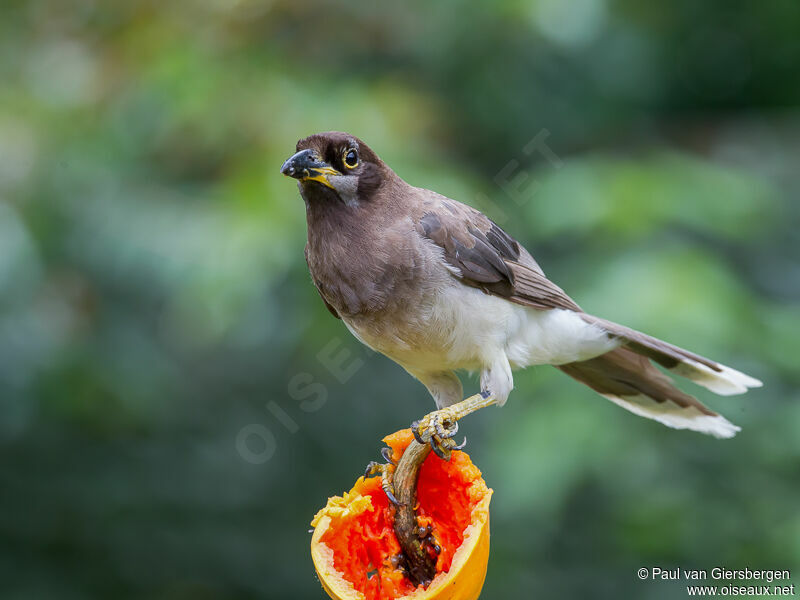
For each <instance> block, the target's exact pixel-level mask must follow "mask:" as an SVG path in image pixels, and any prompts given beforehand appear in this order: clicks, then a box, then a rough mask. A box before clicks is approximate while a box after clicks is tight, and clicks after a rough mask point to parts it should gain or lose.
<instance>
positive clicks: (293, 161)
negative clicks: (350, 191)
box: [281, 150, 330, 179]
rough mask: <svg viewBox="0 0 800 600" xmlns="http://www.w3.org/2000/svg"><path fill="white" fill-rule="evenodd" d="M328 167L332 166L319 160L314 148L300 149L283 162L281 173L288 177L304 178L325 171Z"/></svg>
mask: <svg viewBox="0 0 800 600" xmlns="http://www.w3.org/2000/svg"><path fill="white" fill-rule="evenodd" d="M328 169H330V167H329V166H328V165H327V164H325V163H324V162H322V161H321V160H319V159H318V158H317V156H316V154H315V153H314V151H313V150H300V152H298V153H297V154H295V155H294V156H292V157H290V158H288V159H287V160H286V162H285V163H283V166H282V167H281V173H282V174H283V175H286V176H287V177H294V178H295V179H303V178H305V177H309V176H314V175H317V174H319V173H320V172H325V171H327V170H328Z"/></svg>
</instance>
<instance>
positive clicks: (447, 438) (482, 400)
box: [411, 391, 497, 460]
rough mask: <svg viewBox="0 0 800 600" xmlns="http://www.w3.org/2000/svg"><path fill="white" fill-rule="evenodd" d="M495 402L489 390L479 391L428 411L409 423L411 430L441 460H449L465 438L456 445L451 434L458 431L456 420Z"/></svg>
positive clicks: (461, 445) (459, 448)
mask: <svg viewBox="0 0 800 600" xmlns="http://www.w3.org/2000/svg"><path fill="white" fill-rule="evenodd" d="M496 402H497V398H495V396H494V395H493V394H492V393H491V392H489V391H485V392H481V393H480V394H475V395H474V396H470V397H469V398H467V399H466V400H462V401H461V402H457V403H456V404H453V405H452V406H448V407H447V408H442V409H439V410H435V411H433V412H432V413H428V414H427V415H425V416H424V417H422V419H420V420H419V421H414V422H413V423H412V424H411V431H412V432H413V433H414V437H415V438H416V439H417V441H418V442H419V443H420V444H430V445H431V448H432V449H433V451H434V452H435V453H436V454H437V455H438V456H439V458H441V459H443V460H450V453H451V452H452V451H453V450H461V448H463V447H464V445H465V444H466V443H467V439H466V438H464V441H463V442H462V443H461V444H458V445H456V442H455V440H454V439H453V436H454V435H455V434H456V433H457V432H458V421H459V419H462V418H464V417H466V416H467V415H469V414H471V413H474V412H475V411H476V410H480V409H481V408H484V407H486V406H491V405H492V404H495V403H496Z"/></svg>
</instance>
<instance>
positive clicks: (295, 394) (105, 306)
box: [0, 0, 800, 600]
mask: <svg viewBox="0 0 800 600" xmlns="http://www.w3.org/2000/svg"><path fill="white" fill-rule="evenodd" d="M798 31H800V4H798V3H797V2H795V1H794V0H776V1H774V2H763V3H743V2H727V1H722V0H720V1H716V2H695V1H693V0H679V1H676V2H659V3H638V2H632V1H630V0H627V1H625V0H569V1H564V0H535V1H532V2H523V1H519V0H503V1H499V2H475V3H471V4H466V3H457V2H453V1H451V0H444V1H440V2H436V3H427V2H406V3H391V4H389V3H385V4H384V3H373V4H368V3H355V2H343V1H339V0H330V1H319V2H302V1H299V0H296V1H286V0H274V1H272V0H202V1H196V2H189V1H183V2H169V1H162V2H154V1H136V2H102V1H100V0H95V1H76V0H64V1H61V2H55V1H52V2H43V1H37V0H31V1H26V2H22V1H19V0H5V1H4V2H3V4H2V6H1V7H0V76H1V77H2V79H0V81H2V83H0V597H2V598H3V599H4V600H12V599H13V600H17V599H24V600H29V599H39V598H58V599H65V600H71V599H79V598H156V599H183V598H187V599H188V598H192V599H222V598H225V599H227V598H237V599H239V598H322V597H323V594H322V591H321V588H320V586H319V583H318V582H317V581H316V578H315V575H314V571H313V568H312V565H311V561H310V556H309V552H308V544H309V540H310V535H309V534H308V533H307V532H308V528H309V521H310V519H311V517H312V515H313V514H314V512H315V511H316V510H317V509H318V508H319V507H320V506H322V505H323V504H324V503H325V500H326V498H327V497H328V496H329V495H333V494H338V493H341V492H342V491H343V490H344V489H348V488H349V487H350V485H351V483H352V481H353V480H354V478H355V477H356V475H357V474H358V473H360V472H361V471H362V470H363V467H364V466H365V464H366V463H367V461H369V460H372V459H376V458H378V450H379V448H380V446H381V443H380V441H379V440H380V438H381V437H382V436H383V435H385V434H387V433H389V432H392V431H394V430H396V429H399V428H402V427H406V426H407V425H408V424H409V423H410V421H411V420H413V419H415V418H418V417H419V416H421V415H422V414H424V413H425V412H427V411H428V410H431V409H432V407H433V404H432V402H431V401H430V399H429V398H428V396H427V393H426V392H425V390H424V388H423V387H422V386H421V385H420V384H418V383H417V382H415V381H413V380H412V379H411V378H410V377H409V376H407V375H406V374H405V372H403V371H402V370H401V369H400V368H399V367H397V366H395V365H394V364H393V363H391V362H390V361H389V360H388V359H386V358H384V357H381V356H379V355H375V354H372V353H370V352H368V351H367V350H365V349H364V348H363V347H361V346H360V345H359V344H358V343H357V342H356V341H355V340H354V339H353V338H352V337H351V336H350V335H349V334H348V332H347V331H346V329H345V327H344V326H343V324H342V323H341V322H340V321H337V320H335V319H333V318H332V317H331V316H330V315H329V314H328V312H327V310H326V309H325V307H324V306H323V304H322V302H321V301H320V299H319V298H318V297H317V293H316V291H315V290H314V287H313V285H312V284H311V282H310V278H309V276H308V274H307V271H306V266H305V264H304V260H303V245H304V241H305V216H304V210H303V205H302V202H301V200H300V198H299V195H298V193H297V189H296V186H295V184H294V182H293V181H291V180H288V179H286V178H283V177H281V176H280V175H279V173H278V169H279V167H280V165H281V163H282V161H283V160H284V159H285V158H286V157H288V156H289V155H290V154H292V153H293V151H294V144H295V142H296V140H297V139H298V138H300V137H304V136H306V135H308V134H311V133H314V132H316V131H324V130H331V129H337V130H345V131H349V132H351V133H353V134H355V135H357V136H359V137H361V138H362V139H364V140H365V141H366V142H367V143H368V144H369V145H370V146H371V147H372V148H374V149H375V150H376V151H377V152H378V153H379V154H380V155H381V156H382V157H383V158H384V159H385V160H386V161H387V162H388V163H389V164H390V165H392V167H393V168H394V169H395V170H396V171H397V172H398V173H399V174H400V175H401V176H402V177H404V178H405V179H406V180H407V181H409V182H411V183H412V184H415V185H419V186H424V187H429V188H432V189H435V190H437V191H439V192H441V193H444V194H446V195H449V196H451V197H453V198H456V199H459V200H461V201H464V202H467V203H471V204H473V205H476V206H478V207H480V208H482V209H484V210H485V211H486V212H488V213H489V214H490V216H492V217H493V218H495V219H496V220H497V221H498V222H500V223H501V224H502V225H504V226H505V227H506V228H507V229H508V230H509V231H510V232H511V233H512V234H513V235H514V236H515V237H517V238H518V239H520V241H522V242H523V243H525V244H526V245H527V247H528V248H529V249H530V250H531V252H532V253H533V254H534V255H535V256H536V257H537V258H538V259H539V261H540V262H541V264H542V265H543V267H544V269H545V270H546V272H547V273H548V274H549V276H550V277H551V278H553V279H554V280H555V281H556V282H558V283H559V284H560V285H562V286H563V287H565V288H566V289H567V290H568V291H569V292H570V294H571V295H572V296H573V297H574V298H575V299H576V300H577V301H578V302H579V303H580V304H581V305H582V306H583V307H584V308H585V309H586V310H588V311H590V312H593V313H596V314H598V315H601V316H604V317H606V318H609V319H614V320H618V321H621V322H623V323H625V324H627V325H629V326H632V327H636V328H639V329H642V330H644V331H646V332H648V333H651V334H654V335H657V336H660V337H664V338H666V339H668V340H670V341H672V342H673V343H676V344H680V345H682V346H685V347H687V348H690V349H693V350H695V351H697V352H699V353H702V354H706V355H708V356H710V357H713V358H715V359H717V360H720V361H723V362H725V363H727V364H729V365H731V366H734V367H736V368H738V369H741V370H743V371H746V372H747V373H750V374H752V375H754V376H756V377H759V378H760V379H762V380H764V382H765V386H764V388H762V389H759V390H755V391H753V392H751V393H750V394H748V395H746V396H743V397H734V398H718V397H715V396H713V395H712V394H710V393H709V392H706V391H705V390H702V389H700V388H694V389H693V391H694V392H696V393H697V395H698V396H699V397H700V398H701V399H702V400H704V401H706V402H708V403H709V404H710V405H711V406H712V407H714V408H716V409H719V410H721V411H722V412H724V414H725V415H726V416H727V417H728V418H729V419H730V420H731V421H733V422H735V423H737V424H739V425H741V426H742V427H743V431H742V433H741V434H740V435H739V436H738V437H736V438H735V439H733V440H730V441H718V440H715V439H713V438H707V437H704V436H701V435H699V434H694V433H691V432H681V431H673V430H669V429H667V428H665V427H662V426H661V425H659V424H657V423H654V422H650V421H646V420H643V419H640V418H637V417H635V416H633V415H631V414H629V413H627V412H625V411H623V410H621V409H619V408H617V407H615V406H613V405H612V404H611V403H609V402H606V401H605V400H603V399H602V398H600V397H598V396H597V395H595V394H594V393H593V392H591V391H590V390H589V389H588V388H584V387H582V386H581V385H579V384H577V383H575V382H573V381H572V380H570V379H569V378H567V377H566V376H564V375H562V374H560V373H558V372H557V371H556V370H555V369H551V368H549V367H541V368H536V369H530V370H528V371H526V372H520V373H518V374H517V376H516V385H517V387H516V390H515V392H514V393H513V395H512V397H511V400H510V401H509V403H508V405H507V406H506V407H505V408H504V409H502V410H495V409H491V410H487V411H485V413H483V414H479V415H476V416H473V417H470V418H469V419H468V422H465V423H463V425H462V430H463V431H465V432H466V433H467V435H468V436H469V448H468V450H469V451H470V453H471V455H472V456H473V459H474V460H475V462H476V463H477V464H478V465H479V466H480V467H481V468H482V469H483V470H484V475H485V478H486V480H487V482H488V484H489V485H490V486H491V487H493V488H494V490H495V492H496V494H495V499H494V501H493V513H492V544H493V552H492V556H491V562H490V566H489V574H488V578H487V581H486V586H485V588H484V589H485V593H484V597H486V598H510V597H519V598H532V597H536V598H587V597H589V598H620V597H622V598H631V597H636V598H647V599H650V598H682V597H685V595H686V592H685V590H684V589H683V587H682V586H681V585H680V584H679V583H676V582H666V583H656V582H640V581H639V580H638V579H637V577H636V569H638V568H639V567H642V566H655V565H659V566H663V567H675V566H680V567H685V568H692V567H696V568H706V569H710V568H712V567H714V566H724V567H729V568H738V567H744V566H748V567H750V568H759V567H760V568H789V569H792V568H794V569H800V393H799V392H798V383H800V369H798V365H800V358H799V357H800V227H799V226H800V203H799V202H798V194H799V193H800V168H798V167H800V110H798V107H800V77H798V65H800V35H798ZM537 136H538V137H537ZM533 139H538V140H539V141H541V142H544V144H546V148H547V149H549V151H552V154H550V152H549V151H542V150H543V148H545V146H537V147H536V149H535V150H534V151H532V152H526V151H525V147H526V144H529V142H530V141H531V140H533ZM530 149H531V148H530V147H528V150H530ZM332 365H333V366H332ZM475 386H476V381H475V380H474V379H471V380H469V381H468V382H467V385H466V389H467V391H473V390H474V389H475ZM685 389H687V390H688V389H692V386H691V385H690V386H687V387H686V388H685ZM795 581H797V582H798V583H800V580H798V579H797V573H795Z"/></svg>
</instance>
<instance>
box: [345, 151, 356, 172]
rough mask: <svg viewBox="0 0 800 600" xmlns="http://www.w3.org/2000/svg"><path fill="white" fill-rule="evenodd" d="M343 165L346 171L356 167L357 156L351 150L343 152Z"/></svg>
mask: <svg viewBox="0 0 800 600" xmlns="http://www.w3.org/2000/svg"><path fill="white" fill-rule="evenodd" d="M344 164H345V166H346V167H347V168H348V169H355V168H356V167H357V166H358V154H357V153H356V151H355V150H353V149H352V148H351V149H350V150H348V151H347V152H345V155H344Z"/></svg>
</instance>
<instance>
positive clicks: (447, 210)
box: [417, 196, 580, 311]
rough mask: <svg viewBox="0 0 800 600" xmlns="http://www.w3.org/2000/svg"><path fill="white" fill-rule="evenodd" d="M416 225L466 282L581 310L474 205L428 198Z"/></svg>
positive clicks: (543, 306)
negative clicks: (438, 248) (439, 249)
mask: <svg viewBox="0 0 800 600" xmlns="http://www.w3.org/2000/svg"><path fill="white" fill-rule="evenodd" d="M417 228H418V231H419V233H420V234H421V235H422V236H423V237H425V238H427V239H429V240H430V241H432V242H433V243H434V244H436V245H437V246H439V247H440V248H441V249H442V250H443V252H444V260H445V261H446V262H447V264H448V267H449V269H450V271H451V272H452V273H453V275H454V276H455V277H457V278H458V279H459V280H461V281H462V282H463V283H464V284H466V285H470V286H473V287H477V288H480V289H482V290H483V291H484V292H486V293H488V294H492V295H495V296H500V297H502V298H506V299H507V300H509V301H511V302H516V303H518V304H525V305H527V306H531V307H533V308H536V309H539V310H549V309H552V308H564V309H569V310H574V311H580V307H579V306H578V305H577V304H576V303H575V302H574V301H573V300H572V298H570V297H569V296H568V295H567V294H566V292H564V290H562V289H561V288H560V287H558V286H557V285H556V284H555V283H553V282H552V281H550V280H549V279H547V277H545V274H544V272H543V271H542V269H541V268H540V267H539V265H538V264H536V261H535V260H534V259H533V257H531V255H530V254H529V253H528V251H527V250H525V248H523V247H522V246H521V245H520V243H519V242H517V241H516V240H515V239H514V238H512V237H511V236H510V235H508V234H507V233H506V232H505V231H503V229H501V228H500V226H499V225H497V223H495V222H494V221H492V220H491V219H489V218H488V217H487V216H485V215H484V214H482V213H481V212H479V211H477V210H475V209H474V208H472V207H470V206H466V205H465V204H461V203H460V202H456V201H455V200H450V199H449V198H444V197H443V196H442V197H438V196H437V197H436V198H435V199H434V200H433V201H431V200H430V199H429V201H428V202H426V203H425V211H424V212H423V213H422V215H421V217H420V218H419V220H418V223H417Z"/></svg>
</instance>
